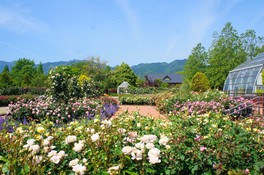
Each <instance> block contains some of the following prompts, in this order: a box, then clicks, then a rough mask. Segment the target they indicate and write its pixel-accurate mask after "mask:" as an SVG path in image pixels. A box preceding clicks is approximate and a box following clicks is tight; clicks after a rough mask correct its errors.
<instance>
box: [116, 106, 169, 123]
mask: <svg viewBox="0 0 264 175" xmlns="http://www.w3.org/2000/svg"><path fill="white" fill-rule="evenodd" d="M126 111H128V113H129V114H131V113H133V112H139V114H140V115H142V116H147V117H152V118H154V119H164V120H168V119H167V117H166V116H164V115H162V114H161V113H160V112H159V111H158V110H157V108H156V107H155V106H149V105H119V108H118V110H117V111H116V113H115V114H114V116H112V118H115V117H118V116H119V115H120V114H122V113H124V112H126Z"/></svg>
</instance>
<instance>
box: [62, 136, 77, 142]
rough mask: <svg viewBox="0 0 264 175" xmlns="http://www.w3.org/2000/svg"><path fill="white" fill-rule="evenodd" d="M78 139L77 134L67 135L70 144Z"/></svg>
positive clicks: (66, 140)
mask: <svg viewBox="0 0 264 175" xmlns="http://www.w3.org/2000/svg"><path fill="white" fill-rule="evenodd" d="M76 140H77V137H76V136H73V135H70V136H67V137H66V139H65V142H66V143H67V144H68V143H72V142H76Z"/></svg>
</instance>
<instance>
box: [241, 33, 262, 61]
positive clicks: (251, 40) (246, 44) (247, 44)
mask: <svg viewBox="0 0 264 175" xmlns="http://www.w3.org/2000/svg"><path fill="white" fill-rule="evenodd" d="M241 40H242V45H243V49H244V50H245V51H246V53H247V59H248V60H252V59H253V58H254V57H255V56H256V55H257V54H258V50H260V49H261V47H263V42H264V38H263V37H257V36H256V32H255V31H254V30H247V31H246V32H245V33H242V34H241Z"/></svg>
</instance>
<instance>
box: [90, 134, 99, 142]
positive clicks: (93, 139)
mask: <svg viewBox="0 0 264 175" xmlns="http://www.w3.org/2000/svg"><path fill="white" fill-rule="evenodd" d="M91 139H92V141H93V142H96V141H97V140H99V134H97V133H96V134H93V135H92V136H91Z"/></svg>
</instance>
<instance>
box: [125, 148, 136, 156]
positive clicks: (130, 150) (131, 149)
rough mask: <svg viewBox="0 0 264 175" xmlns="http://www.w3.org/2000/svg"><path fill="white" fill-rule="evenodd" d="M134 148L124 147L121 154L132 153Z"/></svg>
mask: <svg viewBox="0 0 264 175" xmlns="http://www.w3.org/2000/svg"><path fill="white" fill-rule="evenodd" d="M134 150H135V148H133V147H131V146H125V147H124V148H123V149H122V152H123V153H124V154H126V155H128V154H130V153H132V151H134Z"/></svg>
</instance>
